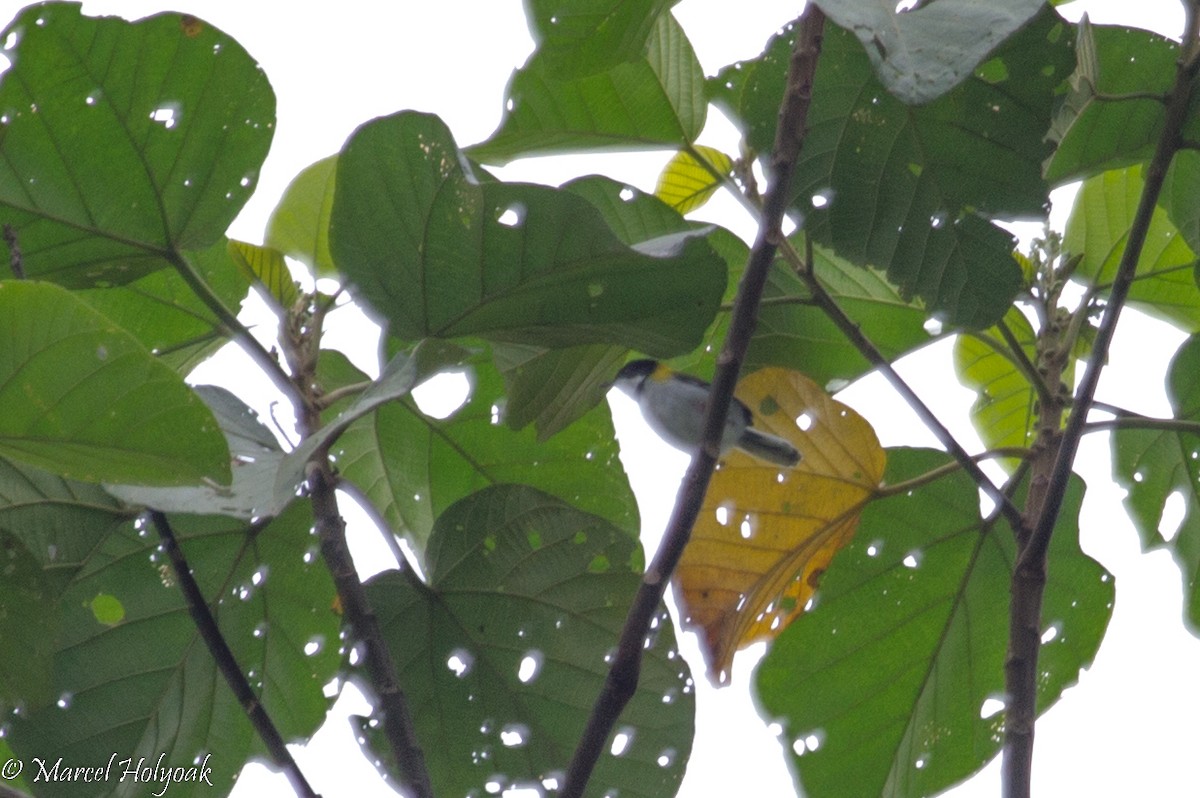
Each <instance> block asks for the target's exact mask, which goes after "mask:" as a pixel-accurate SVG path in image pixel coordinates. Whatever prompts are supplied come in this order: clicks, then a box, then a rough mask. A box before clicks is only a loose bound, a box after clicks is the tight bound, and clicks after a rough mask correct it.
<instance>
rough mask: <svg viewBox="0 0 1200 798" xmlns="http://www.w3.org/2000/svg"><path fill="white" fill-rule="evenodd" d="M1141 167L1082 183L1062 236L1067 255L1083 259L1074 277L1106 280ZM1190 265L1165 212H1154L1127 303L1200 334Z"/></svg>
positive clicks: (1122, 239) (1199, 297)
mask: <svg viewBox="0 0 1200 798" xmlns="http://www.w3.org/2000/svg"><path fill="white" fill-rule="evenodd" d="M1143 169H1144V167H1142V166H1140V165H1139V166H1131V167H1129V168H1127V169H1116V170H1113V171H1109V172H1104V173H1103V174H1099V175H1096V176H1095V177H1091V178H1088V179H1087V180H1085V181H1084V182H1083V186H1082V187H1081V188H1080V190H1079V193H1078V194H1077V195H1076V197H1075V206H1074V207H1073V208H1072V209H1071V215H1070V217H1068V219H1067V229H1066V232H1065V234H1064V238H1063V246H1064V248H1065V249H1066V250H1067V251H1068V252H1070V253H1072V254H1075V255H1082V256H1083V259H1082V260H1081V261H1080V262H1079V266H1078V267H1077V269H1076V271H1075V276H1076V278H1077V279H1079V280H1084V281H1087V282H1088V283H1089V284H1099V285H1107V284H1110V283H1111V282H1112V278H1113V276H1114V275H1115V274H1116V273H1117V266H1118V265H1119V264H1120V261H1121V257H1122V256H1123V255H1124V253H1125V244H1126V242H1127V241H1128V239H1129V233H1130V230H1131V229H1132V227H1133V217H1134V215H1135V214H1136V212H1137V206H1138V202H1139V201H1140V200H1141V196H1142V185H1143V180H1142V172H1143ZM1195 265H1196V254H1195V252H1194V251H1193V250H1192V249H1191V247H1189V246H1188V244H1187V242H1186V241H1185V240H1184V237H1183V235H1182V234H1181V233H1180V232H1179V231H1178V230H1177V229H1176V228H1175V226H1174V225H1173V224H1172V223H1171V220H1170V218H1169V217H1168V214H1167V212H1166V211H1164V210H1163V209H1162V208H1156V209H1155V210H1154V215H1153V216H1152V217H1151V218H1150V226H1149V228H1147V231H1146V242H1145V244H1144V245H1143V246H1142V252H1141V257H1140V260H1139V261H1138V266H1137V278H1136V280H1135V281H1134V283H1133V286H1132V287H1131V288H1130V290H1129V303H1130V304H1131V305H1133V306H1134V307H1136V308H1138V309H1139V310H1142V311H1145V312H1146V313H1149V314H1150V315H1152V316H1157V317H1159V318H1162V319H1166V320H1167V321H1170V322H1171V323H1172V324H1174V325H1175V326H1177V327H1180V328H1182V329H1184V330H1186V331H1188V332H1196V331H1198V330H1200V290H1197V287H1196V282H1195V278H1194V277H1193V275H1192V271H1193V268H1194V267H1195ZM1106 293H1107V291H1104V292H1102V293H1101V295H1102V296H1103V295H1105V294H1106Z"/></svg>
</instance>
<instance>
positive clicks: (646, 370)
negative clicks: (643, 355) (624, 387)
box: [617, 360, 658, 380]
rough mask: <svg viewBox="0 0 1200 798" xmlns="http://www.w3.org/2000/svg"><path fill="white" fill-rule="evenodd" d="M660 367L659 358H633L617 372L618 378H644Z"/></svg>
mask: <svg viewBox="0 0 1200 798" xmlns="http://www.w3.org/2000/svg"><path fill="white" fill-rule="evenodd" d="M656 368H658V361H657V360H631V361H629V362H628V363H626V364H625V365H624V366H623V367H622V368H621V370H620V371H618V372H617V379H618V380H635V379H644V378H645V377H649V376H650V375H651V374H653V373H654V370H655V369H656Z"/></svg>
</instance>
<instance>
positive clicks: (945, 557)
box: [756, 449, 1114, 798]
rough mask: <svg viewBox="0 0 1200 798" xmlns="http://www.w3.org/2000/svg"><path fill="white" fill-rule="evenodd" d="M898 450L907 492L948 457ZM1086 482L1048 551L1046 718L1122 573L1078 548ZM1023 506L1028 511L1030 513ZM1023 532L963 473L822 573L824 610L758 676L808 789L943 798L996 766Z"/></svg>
mask: <svg viewBox="0 0 1200 798" xmlns="http://www.w3.org/2000/svg"><path fill="white" fill-rule="evenodd" d="M948 459H949V458H947V457H946V456H945V455H944V454H941V453H940V452H933V451H922V450H906V449H892V450H889V452H888V473H887V477H886V481H887V482H888V483H890V484H897V483H900V482H903V481H905V480H908V479H912V478H914V477H917V476H918V475H921V474H925V473H927V472H928V471H930V470H931V469H933V468H937V467H939V466H941V465H943V464H945V463H946V462H947V461H948ZM1082 498H1083V485H1082V483H1081V482H1079V481H1078V480H1075V481H1073V482H1072V483H1071V485H1070V488H1069V490H1068V494H1067V496H1066V497H1065V503H1064V507H1063V513H1062V516H1061V518H1060V521H1059V523H1058V526H1057V528H1056V530H1055V534H1054V537H1053V538H1052V542H1051V546H1050V563H1051V564H1050V568H1049V581H1048V583H1047V585H1046V594H1045V604H1044V611H1043V617H1045V618H1046V619H1048V620H1047V623H1046V628H1045V629H1044V630H1043V631H1044V634H1043V636H1042V640H1043V645H1042V648H1041V654H1040V657H1039V662H1038V670H1039V672H1041V674H1042V678H1041V679H1040V680H1039V683H1038V708H1039V711H1045V710H1046V709H1047V708H1049V707H1050V706H1051V705H1052V704H1053V703H1054V702H1055V701H1056V700H1057V699H1058V697H1059V696H1060V695H1061V693H1062V691H1063V690H1064V689H1065V688H1066V687H1068V686H1070V685H1071V684H1073V683H1074V682H1075V681H1076V680H1077V678H1078V675H1079V672H1080V669H1081V668H1085V667H1087V666H1088V665H1089V664H1090V663H1091V661H1092V658H1093V657H1094V656H1095V653H1096V650H1097V647H1098V646H1099V643H1100V639H1101V638H1102V637H1103V634H1104V630H1105V628H1106V626H1107V624H1108V619H1109V616H1110V614H1111V611H1112V601H1113V595H1114V594H1113V582H1112V577H1111V576H1110V575H1109V574H1108V573H1106V572H1105V571H1104V569H1103V568H1101V567H1100V565H1099V564H1098V563H1096V562H1095V561H1094V560H1092V559H1091V558H1090V557H1088V556H1086V555H1085V554H1083V553H1082V551H1080V549H1079V536H1078V526H1077V519H1078V513H1079V506H1080V503H1081V501H1082ZM1018 506H1020V503H1018ZM1015 559H1016V552H1015V543H1014V539H1013V533H1012V531H1011V530H1009V529H1006V528H1002V527H998V526H996V525H992V524H988V523H986V522H984V521H983V520H982V519H981V518H980V517H979V494H978V490H977V488H976V486H975V484H974V483H973V482H972V481H971V480H970V478H968V477H966V476H965V475H963V474H962V473H961V472H956V473H955V474H953V475H951V476H947V477H943V478H941V479H939V480H937V481H936V482H933V483H929V484H927V485H924V486H922V487H920V488H917V489H915V490H913V491H905V492H903V493H900V494H897V495H895V496H892V497H890V498H887V499H884V500H882V501H877V502H875V503H873V504H872V505H871V506H869V507H868V508H867V509H866V511H865V512H864V513H863V516H862V521H861V525H860V526H859V529H858V532H857V534H856V535H855V538H854V541H853V542H851V544H850V545H849V546H847V547H846V548H845V549H843V550H842V551H841V553H840V554H838V556H837V557H835V558H834V561H833V563H832V564H831V566H830V568H829V570H828V571H827V572H826V573H825V574H824V576H823V577H822V579H821V586H820V588H819V589H818V591H817V595H816V598H815V600H814V606H813V607H812V609H811V610H810V611H809V612H807V613H805V614H804V615H802V616H801V617H800V618H799V619H798V620H797V621H795V622H794V623H793V624H792V625H791V626H790V627H789V628H788V630H787V631H786V632H784V634H783V635H782V636H781V637H780V638H779V639H778V640H777V641H776V642H775V645H774V647H773V648H772V649H771V650H770V651H769V652H768V653H767V656H766V658H765V659H764V660H763V662H762V665H761V666H760V667H759V670H758V678H757V683H756V687H757V691H758V696H759V700H760V701H761V702H762V706H763V712H764V714H765V715H767V716H769V717H773V718H778V719H779V722H780V723H781V724H782V725H783V727H784V738H783V739H784V745H785V747H790V748H791V749H792V751H793V752H794V754H795V759H794V766H795V768H796V772H797V773H798V774H799V776H800V780H801V781H802V782H803V786H804V790H805V794H806V795H811V796H814V798H836V797H837V796H846V798H859V796H862V795H886V796H893V797H894V798H910V797H911V798H917V796H923V795H934V794H937V793H938V792H940V791H942V790H944V789H946V788H948V787H949V786H950V785H952V784H955V783H957V782H958V781H961V780H962V779H964V778H966V777H967V776H969V775H970V774H972V773H974V772H975V771H977V770H978V769H979V768H980V767H982V766H983V764H984V762H986V761H987V760H988V759H990V758H991V757H992V756H993V755H994V754H995V753H997V752H998V751H999V750H1000V743H1001V736H1002V734H1003V719H1004V715H1003V711H1002V709H1003V695H1004V658H1005V638H1004V635H1003V634H996V633H995V632H996V630H997V629H1000V630H1003V629H1006V628H1007V626H1008V596H1009V582H1010V579H1011V576H1012V567H1013V562H1014V561H1015Z"/></svg>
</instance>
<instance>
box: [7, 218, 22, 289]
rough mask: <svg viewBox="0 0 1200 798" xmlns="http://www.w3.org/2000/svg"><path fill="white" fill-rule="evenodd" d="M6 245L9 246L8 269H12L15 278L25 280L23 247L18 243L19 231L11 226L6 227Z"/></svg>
mask: <svg viewBox="0 0 1200 798" xmlns="http://www.w3.org/2000/svg"><path fill="white" fill-rule="evenodd" d="M4 243H5V244H7V245H8V268H10V269H12V273H13V277H14V278H15V279H17V280H24V279H25V261H24V260H23V259H22V258H21V245H20V244H19V243H18V242H17V231H16V230H14V229H13V226H12V225H11V224H6V225H4Z"/></svg>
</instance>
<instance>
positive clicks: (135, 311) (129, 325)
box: [75, 238, 250, 374]
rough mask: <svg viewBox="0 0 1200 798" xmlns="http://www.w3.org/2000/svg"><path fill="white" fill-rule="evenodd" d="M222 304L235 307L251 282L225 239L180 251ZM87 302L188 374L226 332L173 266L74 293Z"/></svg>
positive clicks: (221, 341) (226, 338)
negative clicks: (196, 250) (235, 260)
mask: <svg viewBox="0 0 1200 798" xmlns="http://www.w3.org/2000/svg"><path fill="white" fill-rule="evenodd" d="M184 257H186V258H187V259H188V260H189V261H190V263H191V264H192V267H193V268H194V269H195V270H196V272H197V273H199V274H200V276H201V278H202V279H203V280H204V283H205V285H207V286H208V287H209V288H210V289H211V290H212V292H213V293H214V294H215V295H216V296H217V297H218V298H219V299H220V300H221V302H222V303H223V304H224V305H225V307H227V308H231V309H232V308H237V307H238V306H240V305H241V303H242V301H243V300H244V299H245V298H246V294H247V293H248V292H249V290H250V281H249V280H248V279H247V278H246V276H245V274H244V273H243V272H242V271H241V270H240V269H238V268H237V266H236V265H235V264H234V262H233V260H232V258H231V256H230V254H229V248H228V241H227V240H226V239H225V238H222V239H220V240H219V241H218V242H217V243H216V244H214V245H213V246H211V247H208V248H207V249H204V250H201V251H199V252H187V253H184ZM75 294H76V296H79V297H82V298H83V299H84V300H86V301H87V303H88V304H89V305H91V306H92V307H94V308H95V309H96V310H98V311H100V312H101V313H103V314H104V315H105V316H106V317H108V318H110V319H112V320H113V321H114V322H116V323H117V324H118V325H120V326H121V328H122V329H125V330H128V331H129V332H131V333H133V335H135V336H136V337H137V339H138V340H139V341H141V342H142V345H143V346H145V347H146V348H147V349H149V350H150V351H151V353H153V354H154V355H155V356H156V357H157V358H158V359H159V360H161V361H162V362H164V363H166V364H167V365H169V366H170V367H171V368H173V369H175V370H176V371H177V372H178V373H180V374H187V373H189V372H190V371H191V370H192V369H193V368H195V367H196V366H197V365H199V363H201V362H202V361H204V360H206V359H208V357H210V356H211V355H212V354H214V353H215V352H216V351H217V350H218V349H220V348H221V347H222V346H224V345H225V344H226V343H227V342H228V341H229V337H230V332H229V330H227V329H226V327H225V325H224V324H222V323H221V322H220V321H219V320H218V319H217V318H216V317H215V316H214V315H213V312H212V310H210V309H209V308H208V306H206V305H205V304H204V301H203V300H201V299H200V298H199V297H197V296H196V292H195V291H193V290H192V288H191V286H189V285H188V284H187V281H186V280H184V278H183V277H182V276H181V275H180V274H179V272H177V271H175V270H174V269H160V270H158V271H156V272H154V273H152V274H148V275H146V276H145V277H142V278H139V279H137V280H134V281H133V282H131V283H127V284H125V285H120V286H108V287H105V288H86V289H80V290H77V291H76V292H75Z"/></svg>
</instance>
